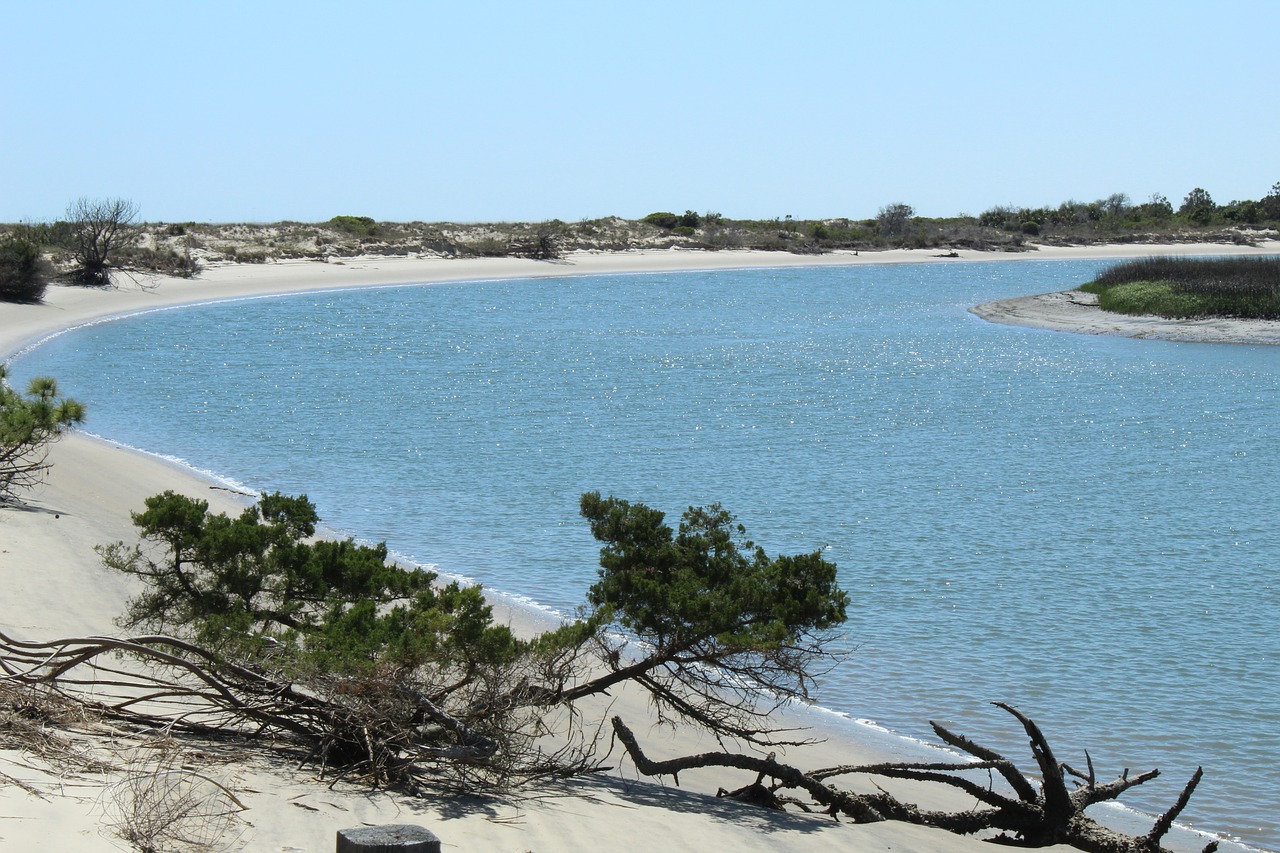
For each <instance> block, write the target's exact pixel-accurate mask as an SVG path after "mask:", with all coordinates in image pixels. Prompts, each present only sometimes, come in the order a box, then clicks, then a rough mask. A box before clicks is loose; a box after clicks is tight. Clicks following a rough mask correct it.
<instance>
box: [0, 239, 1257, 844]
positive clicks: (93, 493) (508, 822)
mask: <svg viewBox="0 0 1280 853" xmlns="http://www.w3.org/2000/svg"><path fill="white" fill-rule="evenodd" d="M1157 253H1163V254H1184V255H1215V254H1276V253H1280V243H1269V244H1266V245H1264V246H1262V247H1258V248H1249V247H1239V246H1228V245H1220V244H1196V245H1167V246H1157V245H1124V246H1091V247H1083V248H1041V249H1040V250H1038V251H1030V252H1025V253H1019V254H1006V253H982V252H960V253H959V254H960V256H959V257H940V256H939V255H938V253H937V252H936V250H918V251H917V250H894V251H885V252H874V253H873V252H867V253H863V254H860V255H859V254H854V253H839V252H837V253H832V254H828V255H819V256H803V255H789V254H780V253H767V252H746V251H723V252H702V251H690V250H666V251H644V252H622V253H577V254H573V255H570V256H567V257H566V258H565V259H563V260H560V261H533V260H525V259H515V258H492V259H469V260H448V259H403V258H382V257H379V258H357V259H348V260H347V261H345V262H343V263H321V262H314V261H297V262H280V263H273V264H235V265H219V266H214V267H211V268H209V269H206V270H205V271H204V272H203V273H201V275H200V276H199V277H197V278H194V279H191V280H183V279H171V278H160V279H147V280H142V281H140V282H137V283H131V282H129V281H128V280H127V279H125V280H123V281H122V282H121V286H120V287H119V288H117V289H111V290H96V289H84V288H77V287H66V286H58V285H55V286H51V287H50V288H49V290H48V294H47V296H46V299H45V301H44V303H43V304H38V305H12V304H3V303H0V360H3V359H5V358H8V357H10V356H12V355H13V354H15V353H17V352H21V351H23V350H24V349H25V348H27V347H29V346H32V345H34V344H36V343H38V342H39V341H42V340H44V339H46V338H48V337H49V336H51V335H55V334H58V333H59V332H62V331H64V330H67V329H71V328H75V327H78V326H80V325H83V324H86V323H91V322H95V321H98V320H102V319H104V318H110V317H118V316H124V315H129V314H134V313H137V312H143V311H149V310H155V309H161V308H169V307H174V306H179V305H189V304H199V303H202V302H208V301H214V300H225V299H239V298H251V297H267V296H271V295H276V294H284V293H293V292H302V291H315V290H325V289H339V288H355V287H371V286H378V285H402V284H416V283H422V284H429V283H437V282H451V281H474V280H493V279H521V278H532V277H549V276H566V275H599V274H626V273H653V272H676V271H687V270H713V269H732V268H748V267H765V268H767V267H799V266H837V265H839V266H847V265H859V264H884V263H943V264H954V263H969V262H983V261H1009V260H1051V259H1110V258H1117V259H1119V258H1126V257H1143V256H1148V255H1152V254H1157ZM1064 298H1065V299H1068V300H1070V299H1073V298H1074V295H1073V296H1072V297H1064ZM1037 299H1040V300H1041V301H1042V302H1045V303H1046V304H1052V303H1054V302H1055V301H1062V300H1061V299H1059V300H1046V299H1045V298H1044V297H1037ZM1006 302H1019V300H1006V301H1005V302H1002V303H992V304H993V305H1003V304H1005V303H1006ZM1034 305H1039V303H1033V306H1034ZM986 307H987V306H983V308H986ZM1076 308H1081V309H1084V308H1087V306H1075V307H1074V308H1072V309H1071V310H1072V311H1075V310H1076ZM1001 310H1003V311H1005V314H1004V315H1000V316H995V315H993V316H987V315H986V314H983V313H981V310H980V309H975V312H976V313H979V316H987V319H994V320H998V321H999V322H1010V323H1022V324H1025V325H1037V323H1034V322H1031V321H1030V320H1029V319H1028V317H1029V316H1030V315H1035V314H1036V312H1037V311H1041V309H1040V308H1036V307H1033V308H1032V309H1031V312H1030V315H1028V314H1025V313H1020V311H1021V310H1022V309H1020V308H1016V307H1015V308H1010V309H1001ZM1091 310H1092V311H1095V312H1097V313H1099V314H1101V312H1100V311H1099V310H1098V309H1096V308H1093V309H1091ZM988 313H992V312H988ZM1041 313H1043V312H1042V311H1041ZM1072 322H1074V321H1069V320H1065V319H1064V320H1054V319H1053V318H1049V319H1046V320H1043V322H1042V323H1040V325H1041V326H1042V327H1043V328H1057V329H1064V328H1070V329H1071V330H1073V331H1092V330H1091V329H1087V328H1079V327H1072V325H1071V324H1072ZM1270 325H1272V326H1274V327H1275V329H1274V330H1273V331H1272V332H1270V333H1269V334H1273V335H1274V338H1273V339H1268V340H1265V341H1263V340H1254V341H1250V342H1254V343H1263V342H1265V343H1280V323H1273V324H1270ZM1077 326H1078V324H1077ZM1093 333H1110V334H1135V336H1138V337H1162V336H1163V335H1158V334H1138V333H1134V332H1093ZM1216 339H1218V340H1226V338H1216ZM90 416H92V413H90ZM50 461H51V462H52V463H53V468H52V470H51V471H50V474H49V477H48V480H47V482H46V483H45V484H44V485H43V486H41V487H39V488H37V489H36V490H34V491H33V492H32V493H30V494H29V496H28V499H27V501H26V503H25V505H23V506H21V507H16V508H0V584H2V585H3V589H4V595H3V596H0V626H3V627H4V630H5V631H7V632H13V633H16V634H17V635H18V636H20V637H23V638H27V639H33V640H42V641H47V640H51V639H54V638H57V637H70V636H85V635H93V634H107V633H114V632H115V630H116V629H115V627H114V625H113V619H114V618H115V617H116V616H117V615H118V614H119V613H121V612H122V610H123V605H124V602H125V600H126V599H127V598H128V597H129V596H130V595H132V594H133V593H134V592H135V590H134V588H133V587H132V586H131V581H130V580H129V579H126V578H123V577H119V576H114V575H109V574H107V573H106V571H105V570H104V569H103V568H102V567H101V566H100V564H99V562H98V558H97V556H96V554H95V553H94V552H93V546H94V545H97V544H101V543H106V542H113V541H118V540H124V541H134V531H133V528H132V526H131V524H130V520H129V513H130V511H135V510H138V509H140V508H141V507H142V501H143V499H145V498H146V497H147V496H150V495H153V494H156V493H158V492H160V491H163V490H165V489H173V490H175V491H181V492H184V493H186V494H191V495H198V496H199V497H201V498H203V499H206V500H208V501H209V502H210V505H211V507H212V508H213V509H214V510H217V511H224V512H238V511H239V510H240V509H241V508H243V507H244V506H245V505H246V502H247V500H248V499H247V498H245V497H244V496H242V495H238V494H233V493H231V492H228V491H226V490H224V489H221V488H219V487H218V486H219V484H216V483H213V482H211V481H210V480H209V479H207V478H205V477H203V476H201V475H199V474H197V473H196V472H193V471H191V470H188V469H185V468H182V467H179V466H177V465H173V464H170V463H168V462H165V461H163V460H161V459H159V458H157V457H154V456H150V455H147V454H143V453H138V452H135V451H132V450H128V449H124V448H121V447H119V446H117V445H114V444H111V443H109V442H106V441H100V440H97V439H93V438H91V437H89V436H87V435H84V434H81V433H73V434H70V435H68V436H66V437H65V438H64V439H62V440H61V441H59V442H58V443H57V444H55V445H54V446H53V448H52V451H51V455H50ZM389 545H390V546H391V547H392V548H393V549H394V546H395V543H389ZM498 604H499V605H501V607H500V611H499V612H500V613H501V614H502V616H501V617H500V618H502V619H505V620H507V621H509V622H510V623H511V624H512V625H513V627H515V628H516V629H517V630H521V631H532V630H534V629H535V628H536V626H537V623H538V622H539V621H540V620H539V618H538V616H537V614H535V613H530V612H526V611H522V610H521V609H519V608H518V607H514V606H509V605H504V604H502V602H498ZM608 712H609V713H618V714H621V715H622V716H624V717H625V718H627V719H628V721H629V722H632V723H633V725H634V727H635V728H636V730H637V733H638V734H639V735H640V737H641V739H642V741H645V743H646V746H648V747H650V748H652V751H653V752H654V753H655V754H657V755H659V756H660V757H672V756H675V755H684V754H691V753H695V752H701V751H706V750H710V749H715V748H716V745H715V744H714V743H713V742H711V740H710V739H709V738H705V737H700V736H699V735H698V733H697V732H690V731H688V730H684V729H681V730H677V731H671V730H669V729H661V728H657V727H653V728H650V727H649V726H648V725H647V723H646V721H648V720H649V719H650V718H651V715H650V713H649V709H648V707H647V703H646V701H645V700H644V698H643V697H637V696H634V695H627V694H623V695H620V696H618V697H617V699H616V701H615V704H614V705H613V706H611V707H610V708H609V709H608ZM796 719H797V720H802V721H803V722H804V724H805V725H816V724H815V722H814V721H815V720H817V719H818V716H817V715H816V714H804V715H802V716H798V717H796ZM814 734H815V736H818V737H822V738H825V741H824V742H823V743H821V744H817V745H812V746H806V747H801V748H795V749H788V750H785V751H784V754H783V755H782V756H780V757H783V758H785V759H787V760H790V761H792V762H793V763H795V764H797V765H798V766H802V767H809V768H811V767H817V766H830V765H833V764H840V763H870V762H873V761H879V760H884V759H885V757H886V752H885V750H886V748H887V747H885V746H884V745H883V744H877V743H874V738H873V737H872V736H871V735H870V734H869V733H868V734H867V735H866V736H860V735H859V729H858V727H856V726H854V725H853V724H849V725H847V726H846V725H843V724H841V723H840V722H839V721H837V720H835V718H834V717H833V718H832V722H831V723H830V724H829V725H823V726H821V727H820V728H815V729H814ZM605 748H607V744H605ZM1016 758H1017V760H1019V761H1020V762H1022V761H1025V760H1026V756H1022V755H1019V756H1016ZM30 763H31V762H30V761H29V760H27V759H26V758H24V757H23V756H22V755H20V754H18V753H17V751H15V750H4V749H0V847H6V848H8V847H10V846H11V847H12V848H13V849H22V850H37V851H38V850H49V851H54V850H64V849H75V850H82V851H89V853H96V851H108V850H116V849H121V845H120V843H119V842H118V840H115V839H112V838H110V837H109V832H108V831H107V830H104V829H103V827H102V823H101V819H102V808H101V804H100V798H101V796H102V791H103V784H104V780H102V779H101V778H98V779H96V781H95V780H94V779H92V778H90V774H80V775H77V776H74V777H69V778H64V779H59V778H56V777H53V776H44V775H41V774H40V773H39V772H38V771H36V770H34V769H32V768H31V767H30ZM609 763H610V764H619V763H620V764H621V768H620V769H618V770H616V771H614V772H613V773H611V774H609V775H608V776H605V777H601V778H598V779H583V780H577V781H572V782H570V783H567V785H566V786H565V787H564V788H557V789H555V790H550V791H545V792H534V793H531V794H530V796H529V797H528V798H526V799H523V800H520V801H504V802H486V801H480V800H477V801H475V802H457V801H450V800H447V799H441V800H439V801H435V800H433V801H422V800H408V799H405V798H400V797H396V796H394V795H391V794H387V793H385V792H370V791H367V790H365V789H362V788H360V787H359V786H356V785H353V784H346V783H341V784H335V785H334V786H333V787H329V785H328V782H327V781H326V782H316V781H315V779H314V772H313V771H312V770H311V769H310V768H303V769H301V770H298V769H296V768H292V767H289V766H279V765H278V764H273V763H269V762H265V761H261V760H251V759H247V758H246V759H244V760H242V761H239V762H237V763H233V764H232V765H228V766H225V767H217V768H214V769H212V770H210V772H214V773H217V774H219V775H220V778H222V779H224V780H225V782H226V784H228V785H229V786H231V787H232V788H234V789H235V790H236V791H237V792H238V795H239V796H241V798H242V799H243V801H244V802H245V804H246V805H248V806H249V810H248V811H247V812H246V813H245V815H244V816H245V818H246V820H247V821H248V822H249V824H250V827H249V828H248V829H247V830H246V835H245V847H244V849H248V850H264V851H270V850H295V851H331V850H332V849H333V847H334V834H335V832H336V831H337V830H340V829H344V828H349V827H355V826H360V825H362V824H389V823H418V824H422V825H425V826H427V827H428V828H430V829H431V830H432V831H434V832H435V833H436V834H437V835H439V836H440V837H441V838H442V839H443V841H444V844H445V847H446V849H455V850H511V851H520V850H539V851H541V850H552V849H560V850H591V849H599V848H600V847H602V846H606V845H611V844H617V843H619V842H621V843H622V844H624V845H625V846H626V847H627V849H628V850H632V851H674V850H704V849H726V850H730V849H731V850H741V851H760V853H764V851H773V850H778V849H785V850H790V851H799V853H809V851H814V853H825V851H832V853H834V851H848V850H890V849H892V850H894V851H919V853H925V851H929V852H930V853H967V851H972V853H977V851H989V850H990V849H991V848H990V845H988V844H986V843H984V842H981V841H979V840H976V839H973V838H967V837H962V836H956V835H952V834H950V833H946V832H942V831H940V830H932V829H924V828H920V827H916V826H911V825H907V824H901V823H896V822H888V823H881V824H869V825H852V824H847V823H835V822H833V821H832V820H831V819H830V818H829V817H825V816H822V815H801V814H788V815H777V814H775V813H768V812H761V811H757V810H754V809H751V808H750V807H747V806H743V805H741V804H737V803H730V802H728V801H725V800H718V799H716V798H715V796H714V793H715V790H716V788H717V787H719V786H724V787H726V788H729V787H736V786H738V785H745V784H748V783H749V782H751V781H752V780H753V778H754V775H753V774H741V773H736V774H735V773H733V772H730V771H714V772H713V771H697V772H691V773H689V774H687V776H686V775H685V774H682V775H681V778H680V782H681V783H682V787H681V786H676V785H675V784H674V783H673V782H672V780H670V779H666V780H663V782H662V783H655V782H654V781H652V780H648V779H638V778H637V774H636V772H635V770H634V768H633V767H631V766H630V763H629V762H619V761H618V760H617V755H616V754H615V755H614V756H613V758H612V760H611V761H610V762H609ZM3 774H8V775H9V776H12V777H16V778H21V779H23V780H24V781H26V782H29V783H30V784H32V785H34V786H36V787H38V788H41V789H42V790H46V791H48V792H49V793H50V796H48V797H47V798H45V799H41V798H38V797H35V796H32V795H30V794H28V793H26V792H24V791H23V790H22V789H21V788H19V787H18V786H16V785H11V784H4V776H3ZM861 784H867V783H861ZM892 787H894V788H898V786H896V785H895V786H892ZM899 790H904V791H905V790H909V791H911V793H912V795H913V796H916V795H918V796H919V797H920V798H921V801H922V803H923V804H925V805H927V806H929V807H935V808H952V809H957V810H960V809H965V808H969V807H971V806H972V805H973V803H972V801H971V800H970V799H968V798H965V797H963V796H961V795H959V794H958V793H956V792H951V791H950V790H939V789H938V788H937V787H911V788H905V787H904V788H900V789H899ZM58 792H60V793H58ZM1223 829H1229V827H1224V828H1223ZM1139 831H1143V830H1139ZM1166 843H1168V844H1170V845H1171V846H1175V847H1176V848H1178V849H1186V850H1191V849H1199V848H1200V847H1202V846H1203V845H1204V839H1203V838H1198V837H1194V836H1191V835H1190V834H1183V835H1180V836H1179V837H1177V838H1174V837H1170V838H1169V839H1167V842H1166ZM1045 849H1048V850H1052V851H1058V853H1064V851H1065V850H1066V849H1067V848H1062V847H1053V848H1045ZM1223 849H1238V848H1232V846H1231V845H1229V844H1224V845H1223Z"/></svg>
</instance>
